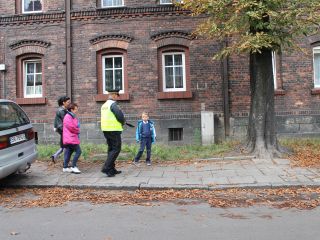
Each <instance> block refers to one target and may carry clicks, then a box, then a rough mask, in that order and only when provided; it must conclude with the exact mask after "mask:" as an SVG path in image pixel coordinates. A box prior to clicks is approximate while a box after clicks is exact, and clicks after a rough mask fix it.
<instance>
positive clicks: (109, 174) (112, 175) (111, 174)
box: [106, 172, 116, 177]
mask: <svg viewBox="0 0 320 240" xmlns="http://www.w3.org/2000/svg"><path fill="white" fill-rule="evenodd" d="M106 175H107V177H114V176H116V175H115V174H113V173H110V172H108V173H106Z"/></svg>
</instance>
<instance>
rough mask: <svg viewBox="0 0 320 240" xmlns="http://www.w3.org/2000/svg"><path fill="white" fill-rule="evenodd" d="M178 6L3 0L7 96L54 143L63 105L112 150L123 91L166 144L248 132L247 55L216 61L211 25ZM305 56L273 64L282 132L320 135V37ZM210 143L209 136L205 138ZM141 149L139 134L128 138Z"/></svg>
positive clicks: (130, 132)
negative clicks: (202, 30)
mask: <svg viewBox="0 0 320 240" xmlns="http://www.w3.org/2000/svg"><path fill="white" fill-rule="evenodd" d="M203 20H204V18H202V17H196V18H195V17H191V16H190V13H189V12H188V11H185V10H182V9H181V8H179V7H178V6H175V5H174V4H172V1H171V0H169V1H168V0H140V1H137V0H86V1H85V0H73V1H70V0H69V1H68V0H57V1H49V0H15V1H1V2H0V79H1V81H0V98H7V99H11V100H14V101H16V102H17V103H19V104H20V105H21V106H22V107H23V109H24V110H25V111H26V112H27V113H28V115H29V116H30V117H31V119H32V122H33V124H34V126H35V128H36V129H37V131H38V134H39V140H40V142H53V141H56V140H57V136H56V135H55V134H54V133H53V130H52V129H53V118H54V115H55V111H56V108H57V98H58V97H59V96H61V95H68V96H71V98H72V101H74V102H77V103H78V104H79V106H80V108H79V110H80V111H79V117H80V121H81V129H82V130H81V138H82V141H87V142H95V143H97V142H104V138H103V135H102V134H101V131H100V107H101V105H102V104H103V103H104V101H106V99H107V98H108V92H107V89H108V88H119V89H121V91H120V94H121V95H120V101H119V105H120V107H121V108H122V110H123V111H124V113H125V115H126V118H127V120H128V122H131V123H135V121H136V120H137V119H138V118H139V116H140V114H141V112H142V111H148V112H149V114H150V117H151V118H152V119H153V120H155V122H156V130H157V135H158V137H157V139H158V141H160V142H163V143H167V144H168V143H175V144H180V143H181V144H189V143H201V142H202V143H211V142H213V141H214V140H215V141H219V140H221V139H224V138H225V137H231V138H241V137H243V136H244V135H245V133H246V128H247V123H248V119H247V117H248V113H249V108H250V86H249V59H248V56H245V55H242V56H231V57H229V58H228V59H226V60H223V61H220V60H213V59H212V57H213V55H214V54H215V53H217V52H218V51H219V50H220V49H221V47H223V44H225V43H219V42H216V41H213V40H206V39H202V38H198V37H196V36H195V35H193V34H192V33H193V32H194V30H195V29H196V26H197V25H198V24H199V23H200V22H201V21H203ZM300 43H301V47H302V48H303V49H304V50H305V51H306V54H304V53H300V52H292V53H281V54H275V55H274V57H273V65H274V66H273V67H274V68H273V69H274V73H275V74H274V76H275V77H274V81H275V104H276V114H277V120H278V121H277V131H278V133H279V134H282V135H312V136H314V135H318V136H319V134H320V35H319V36H318V35H315V36H311V37H309V38H305V39H301V40H300ZM205 135H206V137H205V138H204V136H205ZM123 137H124V140H125V141H127V142H133V138H134V129H126V130H125V131H124V135H123Z"/></svg>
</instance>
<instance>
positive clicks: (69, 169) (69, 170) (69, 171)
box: [62, 167, 72, 173]
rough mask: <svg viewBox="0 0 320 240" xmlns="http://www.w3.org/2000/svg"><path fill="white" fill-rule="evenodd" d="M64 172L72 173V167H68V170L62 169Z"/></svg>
mask: <svg viewBox="0 0 320 240" xmlns="http://www.w3.org/2000/svg"><path fill="white" fill-rule="evenodd" d="M62 172H67V173H71V172H72V170H71V168H70V167H67V168H62Z"/></svg>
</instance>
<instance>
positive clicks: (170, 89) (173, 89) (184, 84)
mask: <svg viewBox="0 0 320 240" xmlns="http://www.w3.org/2000/svg"><path fill="white" fill-rule="evenodd" d="M178 54H179V55H182V74H183V76H182V83H183V88H176V87H173V88H166V71H165V69H166V66H165V56H167V55H171V56H172V55H178ZM173 61H174V58H173ZM178 66H181V65H175V64H174V62H173V66H170V67H173V68H175V67H178ZM174 73H175V71H173V74H174ZM162 84H163V91H164V92H183V91H186V56H185V53H184V52H167V53H162ZM173 84H174V86H175V77H174V79H173Z"/></svg>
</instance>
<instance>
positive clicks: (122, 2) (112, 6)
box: [101, 0, 124, 8]
mask: <svg viewBox="0 0 320 240" xmlns="http://www.w3.org/2000/svg"><path fill="white" fill-rule="evenodd" d="M113 1H114V0H112V5H111V6H105V5H103V0H101V7H102V8H114V7H123V6H124V0H121V5H113Z"/></svg>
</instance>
